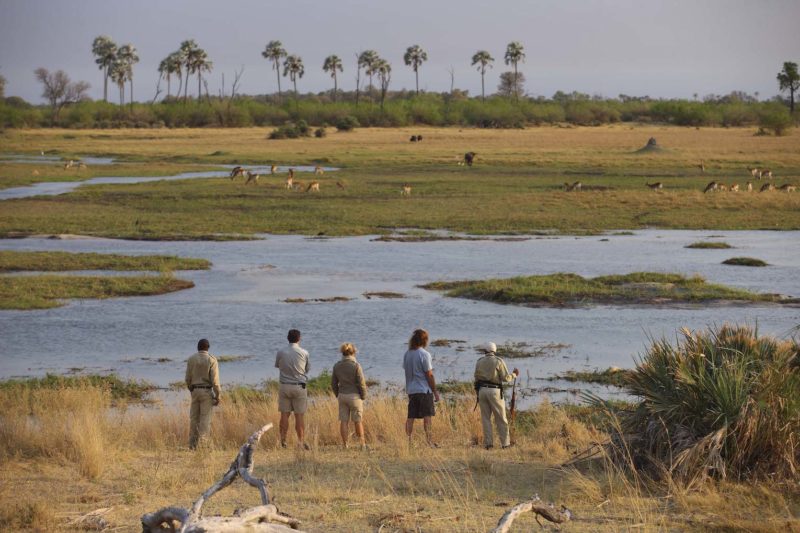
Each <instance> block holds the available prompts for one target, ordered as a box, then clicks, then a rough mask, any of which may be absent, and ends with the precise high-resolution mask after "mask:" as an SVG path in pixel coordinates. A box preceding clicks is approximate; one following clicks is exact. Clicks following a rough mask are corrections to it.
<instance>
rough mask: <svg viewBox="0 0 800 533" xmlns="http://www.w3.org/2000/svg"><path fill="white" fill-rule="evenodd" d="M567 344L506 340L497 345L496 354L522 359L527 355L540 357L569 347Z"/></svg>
mask: <svg viewBox="0 0 800 533" xmlns="http://www.w3.org/2000/svg"><path fill="white" fill-rule="evenodd" d="M569 346H570V345H569V344H563V343H555V342H550V343H547V344H542V345H538V346H535V345H532V344H530V343H528V342H507V343H505V344H500V345H498V346H497V355H498V356H500V357H505V358H508V359H524V358H527V357H542V356H545V355H553V354H554V353H555V352H558V351H560V350H563V349H564V348H569Z"/></svg>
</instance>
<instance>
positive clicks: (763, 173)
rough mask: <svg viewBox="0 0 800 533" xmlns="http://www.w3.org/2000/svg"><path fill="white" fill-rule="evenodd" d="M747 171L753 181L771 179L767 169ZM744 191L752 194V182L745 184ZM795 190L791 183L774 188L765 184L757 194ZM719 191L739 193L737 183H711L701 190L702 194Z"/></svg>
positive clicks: (770, 173) (770, 184)
mask: <svg viewBox="0 0 800 533" xmlns="http://www.w3.org/2000/svg"><path fill="white" fill-rule="evenodd" d="M747 171H748V172H749V173H750V176H752V177H753V178H754V179H757V180H761V179H762V178H765V179H772V171H771V170H769V169H767V168H762V169H758V168H753V167H747ZM744 189H745V190H746V191H747V192H753V190H754V189H753V182H752V181H748V182H747V183H746V184H745V186H744ZM796 190H797V187H796V186H795V185H792V184H791V183H785V184H783V185H781V186H780V187H776V186H775V185H773V184H772V183H765V184H764V185H762V186H761V187H760V188H759V192H769V191H784V192H794V191H796ZM721 191H729V192H739V184H738V183H733V184H731V185H727V184H725V183H723V182H721V181H712V182H711V183H709V184H708V185H706V188H705V189H703V192H704V193H707V192H721Z"/></svg>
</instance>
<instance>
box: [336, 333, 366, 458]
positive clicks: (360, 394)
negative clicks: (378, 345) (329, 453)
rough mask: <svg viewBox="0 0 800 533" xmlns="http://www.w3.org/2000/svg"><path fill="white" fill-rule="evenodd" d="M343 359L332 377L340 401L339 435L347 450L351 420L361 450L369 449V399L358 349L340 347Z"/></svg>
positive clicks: (348, 346) (347, 343)
mask: <svg viewBox="0 0 800 533" xmlns="http://www.w3.org/2000/svg"><path fill="white" fill-rule="evenodd" d="M339 351H340V352H341V354H342V359H341V360H340V361H338V362H337V363H336V364H335V365H333V375H332V376H331V389H333V394H334V395H335V396H336V398H338V400H339V433H340V434H341V436H342V445H343V446H344V447H345V448H347V437H348V434H349V429H348V424H349V422H350V420H352V421H353V425H354V426H355V428H356V435H358V439H359V441H361V449H362V450H366V449H367V443H366V442H365V440H364V423H363V422H362V421H361V419H362V417H363V416H364V400H365V399H366V397H367V381H366V379H364V371H363V370H362V369H361V365H360V364H358V361H356V353H357V352H358V350H356V347H355V346H353V345H352V344H350V343H349V342H346V343H344V344H342V345H341V346H340V347H339Z"/></svg>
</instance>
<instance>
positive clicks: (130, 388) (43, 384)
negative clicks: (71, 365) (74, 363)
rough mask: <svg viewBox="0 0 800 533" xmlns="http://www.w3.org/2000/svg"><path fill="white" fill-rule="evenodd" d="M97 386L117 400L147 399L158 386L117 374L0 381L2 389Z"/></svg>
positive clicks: (50, 375)
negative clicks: (124, 377)
mask: <svg viewBox="0 0 800 533" xmlns="http://www.w3.org/2000/svg"><path fill="white" fill-rule="evenodd" d="M88 387H96V388H101V389H104V390H107V391H109V392H110V394H111V398H112V399H115V400H128V401H139V402H141V401H146V400H147V395H148V394H149V393H150V392H152V391H154V390H156V388H157V387H156V386H155V385H153V384H151V383H148V382H146V381H141V380H134V379H123V378H120V377H119V376H117V375H115V374H109V375H107V376H103V375H99V374H91V375H87V376H60V375H57V374H47V375H46V376H45V377H41V378H23V379H8V380H3V381H0V390H2V391H11V392H13V391H22V390H25V389H28V390H41V389H49V390H57V389H82V388H88Z"/></svg>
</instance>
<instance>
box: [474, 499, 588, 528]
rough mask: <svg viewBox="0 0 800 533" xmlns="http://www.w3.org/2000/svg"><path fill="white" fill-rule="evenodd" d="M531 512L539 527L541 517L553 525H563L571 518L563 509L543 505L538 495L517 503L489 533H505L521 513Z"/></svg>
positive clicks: (564, 508)
mask: <svg viewBox="0 0 800 533" xmlns="http://www.w3.org/2000/svg"><path fill="white" fill-rule="evenodd" d="M529 511H530V512H532V513H533V514H534V515H535V517H536V523H538V524H539V525H540V526H541V525H542V523H541V522H539V517H540V516H541V517H542V518H544V519H545V520H549V521H550V522H553V523H555V524H563V523H564V522H568V521H569V520H570V519H571V518H572V512H571V511H570V510H569V509H567V508H566V507H564V506H563V505H562V506H561V509H556V508H555V507H554V506H553V504H552V503H551V504H549V505H545V504H544V503H542V500H541V498H539V496H538V495H535V496H534V497H533V499H532V500H530V501H527V502H524V503H519V504H517V505H515V506H514V507H512V508H511V509H509V510H508V511H506V512H505V514H504V515H503V516H502V517H501V518H500V521H499V522H497V527H496V528H494V529H493V530H492V531H491V532H490V533H507V532H508V531H509V530H510V529H511V525H512V524H513V523H514V520H516V519H517V517H518V516H519V515H521V514H522V513H527V512H529Z"/></svg>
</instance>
